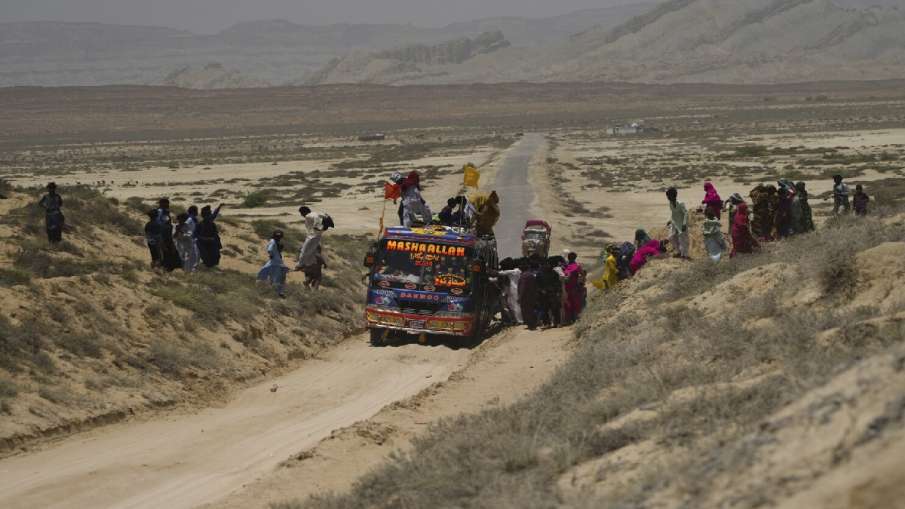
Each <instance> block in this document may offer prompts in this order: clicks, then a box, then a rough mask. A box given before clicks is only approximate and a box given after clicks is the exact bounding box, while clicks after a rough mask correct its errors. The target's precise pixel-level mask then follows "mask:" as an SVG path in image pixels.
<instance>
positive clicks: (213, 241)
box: [195, 205, 223, 269]
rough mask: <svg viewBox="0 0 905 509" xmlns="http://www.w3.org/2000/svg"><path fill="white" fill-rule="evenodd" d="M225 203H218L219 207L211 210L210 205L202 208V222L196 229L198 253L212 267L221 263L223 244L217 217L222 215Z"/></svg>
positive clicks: (206, 264)
mask: <svg viewBox="0 0 905 509" xmlns="http://www.w3.org/2000/svg"><path fill="white" fill-rule="evenodd" d="M222 207H223V205H218V206H217V209H216V210H214V211H213V212H212V211H211V207H210V205H205V206H204V207H202V208H201V222H200V223H198V228H197V229H196V230H195V238H196V240H197V243H198V254H199V255H200V256H201V261H202V263H204V266H205V267H207V268H209V269H212V268H214V267H216V266H218V265H220V250H221V249H223V244H222V243H221V242H220V232H219V231H218V229H217V223H216V222H215V221H216V220H217V217H218V216H219V215H220V209H221V208H222Z"/></svg>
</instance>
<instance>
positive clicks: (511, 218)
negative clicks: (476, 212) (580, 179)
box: [493, 133, 546, 259]
mask: <svg viewBox="0 0 905 509" xmlns="http://www.w3.org/2000/svg"><path fill="white" fill-rule="evenodd" d="M544 143H546V140H545V138H544V136H543V135H542V134H536V133H531V134H526V135H525V136H524V137H523V138H522V139H521V140H520V141H519V142H518V143H516V144H515V145H514V146H513V147H512V148H511V149H509V151H508V152H507V153H506V156H505V157H504V159H503V160H502V162H501V163H500V168H499V170H498V171H497V177H496V182H495V183H494V186H493V188H494V189H495V190H496V192H497V193H498V194H499V195H500V209H501V213H502V215H501V217H500V222H499V223H498V224H497V226H496V228H494V233H496V237H497V245H498V247H499V250H500V258H501V259H502V258H506V257H508V256H512V257H520V256H522V229H523V228H524V227H525V221H527V220H528V219H533V218H532V217H531V215H532V214H531V204H532V203H533V202H534V189H533V188H532V187H531V183H530V182H528V165H529V163H530V162H531V159H532V158H533V157H534V155H535V154H537V152H538V151H540V150H541V149H542V148H543V147H544Z"/></svg>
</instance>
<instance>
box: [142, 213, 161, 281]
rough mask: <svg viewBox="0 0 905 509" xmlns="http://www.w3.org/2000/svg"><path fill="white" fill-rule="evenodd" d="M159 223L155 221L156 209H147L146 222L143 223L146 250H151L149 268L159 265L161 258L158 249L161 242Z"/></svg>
mask: <svg viewBox="0 0 905 509" xmlns="http://www.w3.org/2000/svg"><path fill="white" fill-rule="evenodd" d="M161 240H162V239H161V233H160V223H159V222H157V210H150V211H148V222H147V223H145V242H146V243H147V244H148V251H150V252H151V268H152V269H156V268H157V267H160V265H161V261H162V259H163V257H162V255H161V251H160V244H161Z"/></svg>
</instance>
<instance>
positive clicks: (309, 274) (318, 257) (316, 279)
mask: <svg viewBox="0 0 905 509" xmlns="http://www.w3.org/2000/svg"><path fill="white" fill-rule="evenodd" d="M326 268H327V261H326V260H325V259H324V254H323V252H322V250H321V246H317V253H315V255H314V264H313V265H309V266H307V267H305V287H306V288H312V289H314V290H317V289H319V288H320V287H321V281H323V279H324V269H326Z"/></svg>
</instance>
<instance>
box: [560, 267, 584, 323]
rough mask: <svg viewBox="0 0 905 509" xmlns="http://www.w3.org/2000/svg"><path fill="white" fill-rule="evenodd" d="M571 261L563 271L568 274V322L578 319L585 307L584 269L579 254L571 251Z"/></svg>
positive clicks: (566, 317) (566, 319)
mask: <svg viewBox="0 0 905 509" xmlns="http://www.w3.org/2000/svg"><path fill="white" fill-rule="evenodd" d="M568 259H569V263H567V264H566V266H565V268H564V269H563V272H565V275H566V306H565V308H566V316H565V321H566V323H572V322H574V321H575V320H578V317H579V315H581V311H582V308H583V307H584V297H585V294H584V290H585V288H584V280H585V276H584V269H583V268H582V267H581V264H579V263H578V261H577V260H578V255H577V254H575V253H569V255H568Z"/></svg>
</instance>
